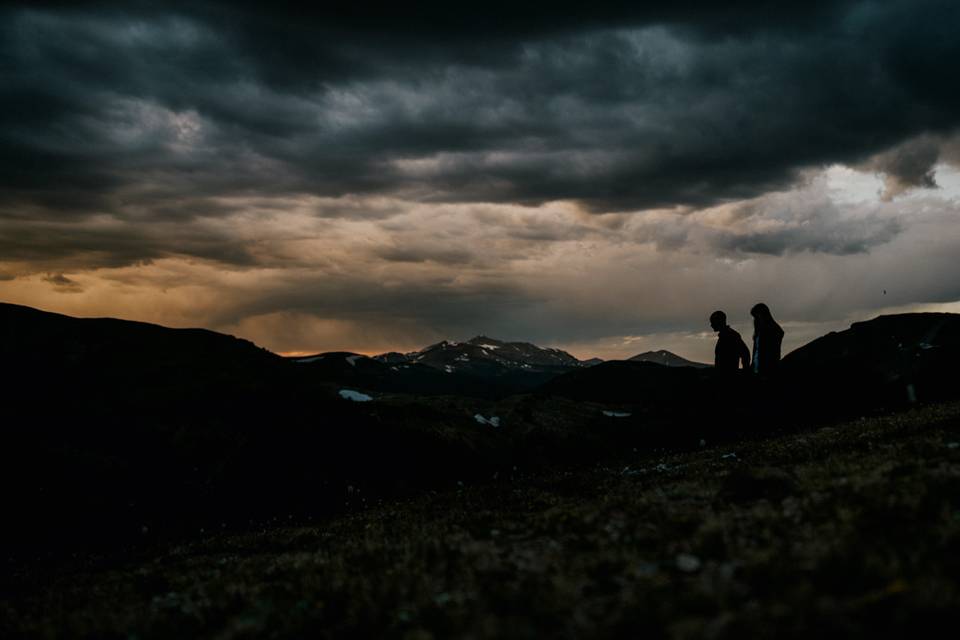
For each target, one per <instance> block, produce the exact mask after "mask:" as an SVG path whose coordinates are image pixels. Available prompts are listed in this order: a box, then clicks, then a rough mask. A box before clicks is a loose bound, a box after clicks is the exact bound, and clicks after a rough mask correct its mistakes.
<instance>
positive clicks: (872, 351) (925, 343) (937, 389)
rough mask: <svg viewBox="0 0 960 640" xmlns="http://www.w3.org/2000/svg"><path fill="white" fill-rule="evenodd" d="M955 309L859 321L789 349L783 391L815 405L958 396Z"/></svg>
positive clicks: (889, 403) (959, 337)
mask: <svg viewBox="0 0 960 640" xmlns="http://www.w3.org/2000/svg"><path fill="white" fill-rule="evenodd" d="M958 366H960V315H956V314H949V313H909V314H899V315H890V316H880V317H878V318H875V319H873V320H869V321H866V322H856V323H854V324H853V325H851V327H850V328H849V329H847V330H846V331H840V332H832V333H829V334H827V335H825V336H823V337H821V338H817V339H816V340H814V341H813V342H811V343H809V344H807V345H805V346H803V347H800V348H799V349H797V350H796V351H793V352H792V353H790V354H789V355H787V356H786V357H785V358H784V359H783V362H782V365H781V371H782V374H783V376H782V377H783V383H784V385H785V386H786V388H785V392H786V393H789V394H790V395H792V396H793V397H795V398H796V400H797V403H798V406H800V405H801V404H802V405H804V406H809V407H814V408H816V409H817V410H833V409H844V408H851V409H859V408H871V409H879V408H891V407H896V406H899V405H904V404H908V403H911V402H914V401H930V400H940V399H947V398H956V397H960V385H958V384H957V371H958Z"/></svg>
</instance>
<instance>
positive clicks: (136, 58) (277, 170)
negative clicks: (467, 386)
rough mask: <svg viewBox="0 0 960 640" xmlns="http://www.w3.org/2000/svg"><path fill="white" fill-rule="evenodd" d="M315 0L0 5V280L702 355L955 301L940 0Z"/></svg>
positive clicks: (948, 76)
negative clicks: (763, 323) (765, 319)
mask: <svg viewBox="0 0 960 640" xmlns="http://www.w3.org/2000/svg"><path fill="white" fill-rule="evenodd" d="M241 4H242V6H243V7H245V8H237V7H238V6H241ZM318 4H319V5H322V6H323V7H324V8H323V9H316V10H313V11H311V12H304V11H302V10H299V9H295V8H292V5H291V7H290V8H287V7H286V5H285V3H283V2H277V1H275V2H271V3H264V8H256V7H255V6H254V5H252V4H250V3H233V2H223V3H219V2H203V1H197V2H190V3H182V4H181V3H176V2H167V3H138V2H123V3H106V2H30V3H23V4H21V5H16V4H14V5H10V4H6V5H4V8H2V9H0V65H2V66H0V69H2V75H3V82H2V83H0V300H2V301H5V302H15V303H19V304H27V305H31V306H35V307H39V308H42V309H46V310H50V311H58V312H62V313H68V314H71V315H81V316H105V315H106V316H116V317H122V318H129V319H135V320H145V321H150V322H157V323H161V324H166V325H170V326H202V327H208V328H211V329H215V330H218V331H224V332H228V333H232V334H234V335H238V336H241V337H245V338H248V339H251V340H253V341H255V342H257V343H258V344H260V345H262V346H264V347H267V348H269V349H272V350H274V351H278V352H285V353H288V352H301V353H303V352H318V351H325V350H334V349H343V350H352V351H359V352H365V353H375V352H381V351H386V350H393V349H396V350H410V349H413V348H419V347H422V346H424V345H426V344H428V343H431V342H434V341H437V340H439V339H443V338H449V339H465V338H468V337H470V336H472V335H476V334H479V333H483V334H486V335H489V336H493V337H499V338H501V339H511V340H528V341H532V342H536V343H538V344H542V345H545V346H558V347H562V348H566V349H568V350H570V351H571V352H573V353H574V354H575V355H578V356H581V357H589V356H593V355H598V356H601V357H607V358H609V357H618V356H619V357H622V356H630V355H633V354H635V353H639V352H640V351H644V350H646V349H656V348H668V349H671V350H673V351H676V352H678V353H680V354H682V355H685V356H687V357H691V358H697V359H702V360H710V359H711V358H712V349H713V341H714V337H713V334H711V333H710V332H709V327H708V324H707V318H708V316H709V314H710V312H712V311H713V310H714V309H717V308H719V309H724V310H726V311H727V313H728V315H729V316H730V319H731V321H732V324H733V325H734V327H735V328H737V329H739V330H740V331H741V333H743V334H744V335H745V336H746V335H748V334H749V333H750V331H751V328H750V326H749V323H748V320H749V314H748V310H749V308H750V306H751V305H752V304H753V303H755V302H758V301H765V302H767V303H768V304H769V305H770V307H771V309H772V310H773V312H774V315H775V316H776V317H777V318H778V319H779V320H780V322H781V323H782V324H783V325H784V328H785V329H786V330H787V339H786V347H787V348H788V349H789V348H792V347H795V346H798V345H800V344H802V343H804V342H806V341H807V340H809V339H811V338H813V337H816V336H818V335H820V334H822V333H824V332H826V331H828V330H833V329H841V328H845V327H846V326H848V325H849V323H850V322H851V321H854V320H860V319H867V318H870V317H873V316H875V315H878V314H880V313H884V312H897V311H905V310H914V309H942V310H953V311H960V303H958V301H960V83H958V82H957V81H956V73H957V70H956V66H957V61H958V60H960V38H958V37H957V35H956V34H957V33H960V4H958V3H956V2H954V1H952V0H944V1H925V0H903V1H895V0H893V1H884V2H879V1H874V2H858V1H847V2H844V1H839V2H816V1H811V0H806V1H805V2H797V3H790V2H777V3H774V2H740V3H737V8H735V9H728V8H720V5H722V4H725V3H715V2H684V1H682V0H673V1H672V2H670V3H665V5H666V7H662V8H658V9H650V8H638V5H640V4H642V3H635V2H631V3H604V2H595V3H581V2H576V3H564V2H552V3H549V4H548V5H544V8H540V9H537V8H534V7H533V6H532V5H530V6H525V7H524V8H518V7H520V4H518V3H516V2H511V3H500V2H486V3H482V4H475V5H463V4H462V3H460V4H457V3H442V4H441V3H437V4H433V3H420V4H418V7H419V8H415V9H413V8H410V7H408V6H405V5H404V6H402V8H400V6H399V5H398V8H396V9H393V10H387V11H383V10H377V11H373V10H367V9H364V8H362V7H361V6H360V5H359V4H358V3H355V2H353V3H343V4H342V6H339V5H338V3H332V4H331V3H318ZM621 4H622V6H621ZM158 5H162V8H158ZM587 6H589V8H584V7H587Z"/></svg>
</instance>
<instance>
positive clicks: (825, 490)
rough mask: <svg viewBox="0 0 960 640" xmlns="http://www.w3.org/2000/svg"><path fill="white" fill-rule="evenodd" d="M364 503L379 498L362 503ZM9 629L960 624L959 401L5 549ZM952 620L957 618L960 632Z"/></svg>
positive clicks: (894, 629) (453, 631)
mask: <svg viewBox="0 0 960 640" xmlns="http://www.w3.org/2000/svg"><path fill="white" fill-rule="evenodd" d="M355 502H356V503H357V504H362V503H363V499H362V497H361V496H356V500H355ZM5 573H6V574H7V575H6V577H5V578H4V580H3V582H2V589H3V591H2V600H0V635H2V636H3V637H18V636H27V637H36V636H39V637H43V636H47V637H83V636H86V637H90V636H95V637H126V638H155V637H157V638H159V637H211V638H244V637H249V638H260V637H301V636H306V635H310V636H319V637H365V638H366V637H383V636H390V637H407V638H431V637H444V638H445V637H470V638H495V637H496V638H500V637H507V638H528V637H529V638H534V637H537V638H541V637H571V638H572V637H615V636H616V637H619V636H634V637H641V636H644V637H672V638H686V637H716V638H727V637H741V636H747V637H757V636H769V637H775V636H776V637H784V636H786V637H790V636H793V637H799V636H804V637H808V636H809V635H811V634H813V633H814V632H827V633H829V634H830V635H838V634H844V635H865V634H867V633H878V634H880V635H891V634H898V635H903V634H907V633H915V632H917V629H918V628H919V626H920V625H928V624H934V623H941V624H950V625H951V626H955V623H956V621H957V619H958V618H960V404H956V403H953V404H940V405H931V406H927V407H923V408H918V409H915V410H912V411H909V412H905V413H898V414H893V415H888V416H883V417H871V418H861V419H858V420H855V421H852V422H848V423H844V424H838V425H833V426H830V427H821V428H818V429H815V430H806V431H801V432H794V433H790V434H782V435H772V436H768V437H766V438H757V439H752V440H749V441H743V442H740V443H737V444H724V445H720V446H714V445H712V444H711V443H710V442H705V443H703V446H702V447H700V448H699V449H697V450H695V451H687V452H675V453H667V452H659V453H655V454H650V453H638V452H628V453H626V454H625V455H624V456H623V459H622V460H620V461H618V462H617V463H616V464H612V463H608V464H607V465H605V466H597V467H593V468H590V469H586V470H584V469H580V470H568V471H556V472H551V473H547V474H543V473H541V474H538V475H535V476H525V475H524V474H523V470H522V469H519V470H517V472H516V473H514V474H512V476H510V477H504V476H499V477H497V478H491V479H490V480H488V481H486V482H483V483H479V484H470V485H467V486H461V487H453V488H450V489H449V490H444V491H438V492H433V493H429V494H426V495H422V496H420V497H418V498H415V499H412V500H407V501H400V502H390V503H384V504H377V505H372V506H367V507H364V508H358V509H356V510H354V511H353V512H352V513H349V514H346V515H343V516H340V517H337V518H335V519H332V520H330V521H327V522H324V523H322V524H320V525H316V526H297V527H282V526H278V525H273V526H270V527H266V528H263V529H262V530H254V531H248V532H244V533H236V532H234V533H223V532H218V533H210V532H209V531H205V532H203V533H199V532H198V534H197V536H196V538H194V539H192V540H189V541H181V542H179V543H176V544H165V545H156V546H152V547H149V548H142V549H139V550H134V551H132V552H131V551H128V552H126V553H124V554H118V555H114V556H103V555H97V556H83V555H80V556H78V557H76V558H71V559H69V561H66V560H63V559H58V560H56V561H49V560H47V561H37V559H36V558H22V557H11V558H9V559H7V567H6V571H5ZM948 628H949V627H948Z"/></svg>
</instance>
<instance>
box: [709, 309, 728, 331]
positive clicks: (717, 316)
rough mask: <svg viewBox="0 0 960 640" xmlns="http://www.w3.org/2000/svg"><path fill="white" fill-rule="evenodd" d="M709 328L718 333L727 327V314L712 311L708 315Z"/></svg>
mask: <svg viewBox="0 0 960 640" xmlns="http://www.w3.org/2000/svg"><path fill="white" fill-rule="evenodd" d="M710 326H711V327H712V328H713V330H714V331H720V329H723V328H724V327H725V326H727V314H725V313H724V312H723V311H714V312H713V313H711V314H710Z"/></svg>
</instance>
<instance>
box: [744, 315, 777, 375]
mask: <svg viewBox="0 0 960 640" xmlns="http://www.w3.org/2000/svg"><path fill="white" fill-rule="evenodd" d="M750 315H752V316H753V363H752V365H751V368H752V369H753V372H754V373H756V374H758V375H761V376H764V377H769V376H771V375H773V374H774V373H776V371H777V365H778V364H779V363H780V345H781V343H782V342H783V329H782V328H780V325H779V324H777V321H776V320H774V319H773V314H772V313H770V307H768V306H767V305H765V304H763V303H762V302H759V303H757V304H755V305H753V308H752V309H750Z"/></svg>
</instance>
